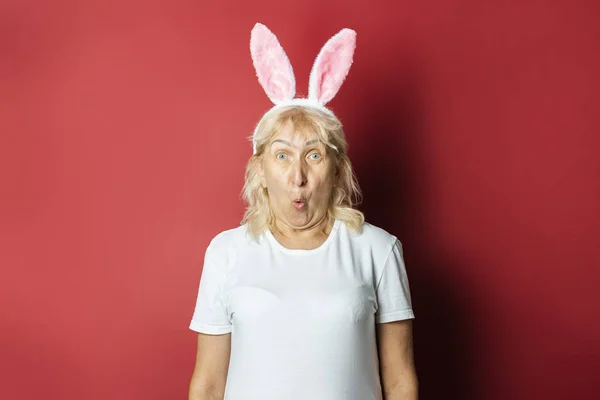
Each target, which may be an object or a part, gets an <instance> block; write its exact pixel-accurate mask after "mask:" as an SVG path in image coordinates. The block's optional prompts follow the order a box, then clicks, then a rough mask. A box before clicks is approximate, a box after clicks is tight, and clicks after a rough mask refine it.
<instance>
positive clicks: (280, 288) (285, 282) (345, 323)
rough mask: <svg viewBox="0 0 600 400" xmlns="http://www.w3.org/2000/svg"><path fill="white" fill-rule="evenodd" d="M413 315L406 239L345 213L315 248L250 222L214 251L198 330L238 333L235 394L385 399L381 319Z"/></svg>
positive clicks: (220, 238)
mask: <svg viewBox="0 0 600 400" xmlns="http://www.w3.org/2000/svg"><path fill="white" fill-rule="evenodd" d="M409 318H414V314H413V311H412V307H411V298H410V291H409V284H408V279H407V275H406V270H405V265H404V261H403V256H402V245H401V243H400V241H398V239H397V238H396V237H395V236H393V235H390V234H389V233H387V232H385V231H384V230H383V229H380V228H377V227H375V226H373V225H371V224H368V223H365V225H364V227H363V230H362V232H361V233H360V234H358V233H354V232H352V231H350V230H348V229H347V228H346V225H345V224H344V223H343V222H341V221H339V220H336V221H335V224H334V226H333V229H332V231H331V233H330V235H329V236H328V237H327V240H326V241H325V242H324V243H323V244H322V245H321V246H320V247H318V248H316V249H313V250H292V249H287V248H285V247H283V246H282V245H281V244H280V243H279V242H278V241H277V240H276V239H275V238H274V237H273V235H272V234H271V232H270V231H266V232H265V234H264V235H261V237H260V240H259V241H258V242H256V241H252V239H250V237H249V236H248V235H247V231H246V226H245V225H244V226H241V227H238V228H235V229H231V230H227V231H224V232H222V233H220V234H218V235H217V236H216V237H215V238H214V239H213V240H212V241H211V243H210V245H209V246H208V248H207V250H206V255H205V261H204V269H203V272H202V277H201V280H200V287H199V292H198V298H197V302H196V308H195V311H194V314H193V317H192V321H191V324H190V329H192V330H194V331H196V332H202V333H207V334H225V333H229V332H231V333H232V335H231V358H230V363H229V372H228V376H227V384H226V390H225V399H226V400H254V399H257V400H258V399H260V400H271V399H272V400H275V399H276V400H283V399H287V400H296V399H297V400H307V399H311V400H342V399H343V400H371V399H381V398H382V395H381V387H380V380H379V370H378V357H377V346H376V337H375V323H376V322H377V323H384V322H390V321H396V320H403V319H409Z"/></svg>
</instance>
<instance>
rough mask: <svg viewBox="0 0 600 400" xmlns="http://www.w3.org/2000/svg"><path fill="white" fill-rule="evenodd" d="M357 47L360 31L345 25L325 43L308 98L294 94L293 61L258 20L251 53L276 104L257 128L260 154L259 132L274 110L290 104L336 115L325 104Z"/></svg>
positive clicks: (253, 32)
mask: <svg viewBox="0 0 600 400" xmlns="http://www.w3.org/2000/svg"><path fill="white" fill-rule="evenodd" d="M355 48H356V32H355V31H353V30H352V29H342V30H341V31H340V32H338V33H337V34H336V35H335V36H333V37H332V38H331V39H329V40H328V41H327V43H325V45H324V46H323V48H322V49H321V51H320V52H319V55H318V56H317V58H316V59H315V63H314V64H313V67H312V70H311V72H310V80H309V85H308V97H307V98H294V95H295V94H296V79H295V77H294V71H293V69H292V64H291V63H290V60H289V59H288V57H287V55H286V54H285V51H283V47H281V45H280V44H279V41H278V40H277V37H276V36H275V35H274V34H273V32H271V31H270V30H269V29H268V28H267V27H266V26H264V25H263V24H260V23H257V24H256V25H255V26H254V28H253V29H252V33H251V35H250V53H251V55H252V62H253V64H254V69H255V70H256V75H257V76H258V81H259V83H260V85H261V86H262V87H263V89H264V90H265V93H266V94H267V96H268V97H269V99H271V101H272V102H273V103H274V104H275V106H273V107H272V108H271V109H270V110H269V111H267V112H266V113H265V114H264V115H263V117H262V118H261V120H260V121H259V122H258V124H257V125H256V127H255V128H254V135H253V139H252V147H253V150H254V154H256V133H257V131H258V127H259V126H260V123H261V122H262V120H263V119H264V118H265V116H267V115H269V114H270V113H272V112H273V111H275V110H277V109H279V108H282V107H286V106H299V107H310V108H314V109H317V110H319V111H321V112H323V113H325V114H328V115H330V116H333V117H335V115H334V114H333V111H331V110H330V109H329V108H327V107H325V104H327V103H328V102H329V101H330V100H331V99H333V98H334V97H335V95H336V94H337V92H338V91H339V90H340V87H341V86H342V83H344V80H345V79H346V76H347V75H348V72H349V71H350V67H351V66H352V60H353V57H354V49H355Z"/></svg>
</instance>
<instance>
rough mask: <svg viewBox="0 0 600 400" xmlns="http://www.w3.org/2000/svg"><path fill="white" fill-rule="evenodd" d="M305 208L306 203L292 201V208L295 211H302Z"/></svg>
mask: <svg viewBox="0 0 600 400" xmlns="http://www.w3.org/2000/svg"><path fill="white" fill-rule="evenodd" d="M305 206H306V203H305V202H304V201H302V200H294V207H295V208H296V210H302V209H304V207H305Z"/></svg>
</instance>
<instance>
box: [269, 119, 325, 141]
mask: <svg viewBox="0 0 600 400" xmlns="http://www.w3.org/2000/svg"><path fill="white" fill-rule="evenodd" d="M320 136H321V135H319V130H318V129H315V127H313V126H310V125H309V124H298V123H296V124H294V123H293V122H292V121H290V120H288V121H286V122H285V123H284V124H283V125H282V126H281V127H280V129H277V130H276V131H275V132H273V135H272V136H271V139H270V141H269V142H270V143H274V142H280V141H281V142H288V143H292V144H294V145H295V146H296V147H302V146H307V145H311V144H318V143H319V142H323V138H321V137H320Z"/></svg>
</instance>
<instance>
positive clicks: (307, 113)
mask: <svg viewBox="0 0 600 400" xmlns="http://www.w3.org/2000/svg"><path fill="white" fill-rule="evenodd" d="M287 123H291V124H292V126H293V127H294V128H295V131H296V132H311V133H315V134H316V135H317V137H318V138H319V140H321V141H322V142H323V143H324V144H325V145H326V148H327V149H328V151H330V152H331V154H332V155H334V156H335V159H336V161H337V165H338V181H337V183H336V185H335V187H334V188H333V190H332V193H331V199H330V202H329V207H328V210H327V217H328V218H329V220H330V221H332V220H334V219H339V220H341V221H342V222H344V223H345V224H346V226H347V227H348V229H350V230H352V231H354V232H360V231H361V229H362V226H363V224H364V222H365V217H364V214H363V213H362V212H360V211H359V210H357V209H355V208H354V206H355V205H357V204H359V203H360V201H361V199H362V193H361V191H360V187H359V185H358V181H357V180H356V176H355V174H354V171H353V169H352V163H351V162H350V159H349V158H348V155H347V153H346V152H347V147H348V145H347V143H346V139H345V138H344V131H343V129H342V123H341V122H340V121H339V120H338V119H337V118H336V117H334V116H332V115H328V114H326V113H324V112H322V111H319V110H316V109H312V108H308V107H300V106H288V107H282V108H280V109H276V110H274V111H272V112H270V113H269V114H268V115H266V116H265V117H264V118H263V119H262V121H261V122H260V123H259V125H258V127H257V131H256V137H254V140H255V141H256V153H255V154H254V155H252V157H250V159H249V160H248V163H247V164H246V173H245V181H244V188H243V190H242V198H243V199H244V201H245V202H246V203H247V207H246V212H245V214H244V218H243V219H242V221H241V224H242V225H243V224H246V223H247V224H248V232H249V233H250V235H251V237H252V238H254V239H255V240H256V239H258V237H259V236H260V234H261V233H263V232H264V231H265V230H266V229H267V228H271V229H273V228H274V225H275V215H274V214H273V211H272V209H271V206H270V204H269V194H268V192H267V189H266V188H263V187H262V185H261V179H260V175H259V174H258V165H259V163H260V162H262V157H263V153H264V150H265V147H266V145H267V144H269V143H270V142H271V140H272V139H273V138H274V137H275V136H276V135H277V134H278V133H279V132H280V131H281V129H282V128H283V127H284V126H285V125H286V124H287ZM249 139H250V140H252V139H253V137H252V136H251V137H250V138H249Z"/></svg>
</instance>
